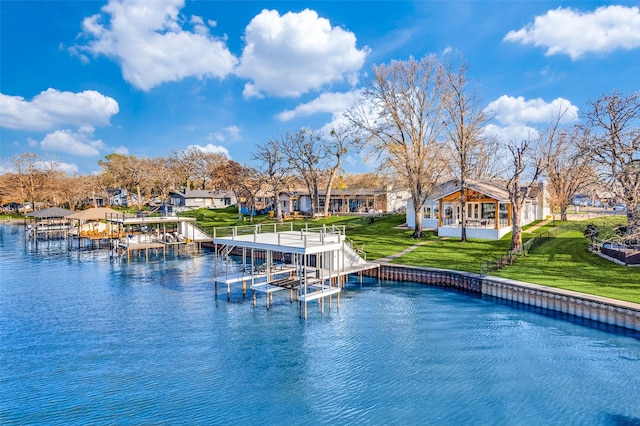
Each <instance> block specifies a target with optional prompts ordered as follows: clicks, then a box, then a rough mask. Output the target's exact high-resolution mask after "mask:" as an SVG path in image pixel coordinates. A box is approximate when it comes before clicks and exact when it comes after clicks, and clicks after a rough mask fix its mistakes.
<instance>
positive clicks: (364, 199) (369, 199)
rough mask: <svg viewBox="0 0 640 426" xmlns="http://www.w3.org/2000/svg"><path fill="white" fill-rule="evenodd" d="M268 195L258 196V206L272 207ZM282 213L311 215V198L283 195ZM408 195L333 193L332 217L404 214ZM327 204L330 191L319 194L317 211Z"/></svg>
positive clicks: (381, 191)
mask: <svg viewBox="0 0 640 426" xmlns="http://www.w3.org/2000/svg"><path fill="white" fill-rule="evenodd" d="M272 198H273V197H271V196H270V195H268V194H267V193H263V192H261V193H259V194H258V196H257V197H256V202H257V204H258V205H259V206H265V207H267V208H268V207H270V206H271V205H272V204H273V202H272ZM278 198H279V201H280V206H281V208H282V212H283V213H285V214H295V213H300V214H304V215H310V214H311V196H310V195H309V192H308V191H306V190H292V191H283V192H281V193H280V196H279V197H278ZM408 198H409V193H408V192H407V191H405V190H394V189H392V188H390V187H389V188H385V189H372V188H353V189H352V188H348V189H332V190H331V194H330V197H329V201H328V202H329V213H331V214H340V213H342V214H346V213H351V214H354V213H359V214H381V213H392V212H398V211H404V210H405V209H406V207H407V199H408ZM326 202H327V191H326V190H325V189H321V190H319V191H318V206H317V211H318V212H322V211H323V210H324V206H325V203H326Z"/></svg>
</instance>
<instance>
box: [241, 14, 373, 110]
mask: <svg viewBox="0 0 640 426" xmlns="http://www.w3.org/2000/svg"><path fill="white" fill-rule="evenodd" d="M244 41H245V47H244V49H243V52H242V57H241V63H240V65H239V66H238V68H237V70H236V74H237V75H239V76H241V77H245V78H248V79H250V80H252V83H247V85H246V86H245V90H244V96H245V97H251V96H260V95H261V94H262V93H267V94H270V95H275V96H299V95H301V94H303V93H306V92H308V91H310V90H318V89H320V88H322V87H323V86H325V85H329V84H333V83H337V82H344V81H347V82H349V83H350V84H353V85H355V84H356V83H357V73H358V71H359V70H360V68H361V67H362V65H363V64H364V61H365V58H366V56H367V54H368V53H369V48H367V47H365V48H364V49H361V50H358V49H357V48H356V37H355V35H354V34H353V33H351V32H349V31H346V30H344V29H342V28H339V27H332V26H331V23H330V22H329V20H327V19H324V18H320V17H319V16H318V14H317V13H316V12H315V11H313V10H309V9H305V10H303V11H302V12H299V13H293V12H288V13H286V14H284V15H282V16H280V14H279V13H278V12H277V11H275V10H263V11H262V12H261V13H260V14H258V15H257V16H255V17H254V18H253V19H252V20H251V22H250V23H249V25H247V28H246V29H245V36H244Z"/></svg>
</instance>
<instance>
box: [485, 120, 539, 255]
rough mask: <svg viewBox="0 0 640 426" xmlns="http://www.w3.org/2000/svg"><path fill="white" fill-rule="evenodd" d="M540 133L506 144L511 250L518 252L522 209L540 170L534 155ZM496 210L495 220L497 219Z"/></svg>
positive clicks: (520, 238)
mask: <svg viewBox="0 0 640 426" xmlns="http://www.w3.org/2000/svg"><path fill="white" fill-rule="evenodd" d="M540 138H541V135H540V134H538V135H536V134H535V133H534V132H533V131H531V132H530V134H529V135H528V137H527V138H525V139H524V140H522V141H520V142H516V141H511V142H510V143H509V145H508V147H507V148H508V150H509V153H510V158H509V159H510V162H511V164H510V166H511V170H510V171H509V180H508V181H507V191H508V192H509V201H511V212H512V218H511V221H512V228H511V229H512V233H511V252H513V253H518V252H521V251H522V224H521V222H522V211H523V208H524V203H525V201H526V199H527V197H529V195H530V194H531V189H532V188H533V187H534V186H537V180H538V176H539V175H540V173H541V172H542V161H541V159H540V156H539V155H536V153H535V149H536V145H537V144H538V143H539V141H540ZM527 174H529V178H530V179H529V180H528V183H527V184H526V185H523V181H524V179H525V176H527ZM497 214H498V213H497V212H496V220H497Z"/></svg>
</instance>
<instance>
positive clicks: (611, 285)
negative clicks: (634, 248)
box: [347, 216, 640, 303]
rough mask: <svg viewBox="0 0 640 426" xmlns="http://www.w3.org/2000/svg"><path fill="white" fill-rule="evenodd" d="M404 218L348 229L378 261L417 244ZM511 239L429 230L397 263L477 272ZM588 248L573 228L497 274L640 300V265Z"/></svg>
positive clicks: (607, 227)
mask: <svg viewBox="0 0 640 426" xmlns="http://www.w3.org/2000/svg"><path fill="white" fill-rule="evenodd" d="M402 222H403V218H402V217H395V218H390V219H388V220H385V221H380V222H378V223H374V224H373V225H368V226H366V227H363V228H361V229H354V230H351V231H348V232H347V234H348V235H349V237H350V238H352V239H353V240H354V241H356V242H357V243H362V244H364V245H365V251H366V252H367V259H378V258H382V257H385V256H388V255H390V254H394V253H399V252H401V251H402V250H404V249H405V248H406V247H408V246H411V245H413V244H416V243H417V241H416V240H413V239H411V238H410V236H411V230H399V229H396V228H395V227H396V226H398V225H399V224H401V223H402ZM624 222H625V218H624V217H623V216H615V217H607V218H606V219H589V220H588V221H585V222H584V224H585V225H586V224H587V223H594V224H596V225H598V226H599V227H600V229H601V235H607V234H609V235H610V234H612V231H611V230H612V228H613V227H614V226H615V225H618V224H621V223H624ZM572 223H575V222H572ZM565 224H566V223H563V222H559V221H558V222H555V223H554V222H550V223H548V224H546V225H545V226H543V227H540V228H538V229H537V230H535V231H534V232H532V233H528V232H526V230H527V229H529V228H531V227H533V226H534V225H535V223H534V224H531V225H529V226H527V227H525V233H524V234H523V239H524V240H525V241H526V240H528V239H530V238H533V237H535V236H536V235H541V234H545V233H546V232H548V231H550V230H553V229H554V228H555V227H557V226H562V225H565ZM510 238H511V235H510V234H509V235H506V236H505V237H504V238H502V239H501V240H499V241H486V240H470V241H468V242H466V243H460V241H458V240H457V239H440V238H438V237H437V235H436V234H435V233H428V234H427V238H426V243H425V244H424V245H421V246H420V247H418V248H416V249H415V250H413V251H411V252H409V253H407V254H405V255H403V256H401V257H398V258H396V259H394V260H393V262H394V263H399V264H406V265H416V266H426V267H434V268H444V269H455V270H461V271H469V272H476V273H477V272H479V271H480V265H481V264H482V263H483V262H486V261H491V260H493V259H496V258H497V257H499V256H503V255H505V254H506V253H507V252H508V250H509V245H510ZM588 246H589V241H588V240H587V239H586V238H584V236H583V234H582V232H581V231H569V232H567V233H565V234H561V235H559V236H558V237H556V238H553V239H550V240H549V241H547V242H546V243H544V244H542V245H541V246H540V247H538V248H536V249H535V250H533V251H532V252H531V253H530V254H529V255H528V256H526V257H522V258H520V259H519V260H518V262H516V263H514V264H513V265H511V266H508V267H506V268H504V269H502V270H501V271H499V272H496V273H494V275H497V276H501V277H505V278H511V279H515V280H519V281H526V282H531V283H536V284H542V285H548V286H550V287H558V288H564V289H567V290H574V291H579V292H583V293H588V294H594V295H599V296H605V297H611V298H614V299H620V300H627V301H630V302H636V303H640V269H639V268H629V267H624V266H619V265H616V264H615V263H612V262H609V261H607V260H605V259H602V258H601V257H599V256H596V255H594V254H592V253H590V252H589V251H588V250H587V248H588Z"/></svg>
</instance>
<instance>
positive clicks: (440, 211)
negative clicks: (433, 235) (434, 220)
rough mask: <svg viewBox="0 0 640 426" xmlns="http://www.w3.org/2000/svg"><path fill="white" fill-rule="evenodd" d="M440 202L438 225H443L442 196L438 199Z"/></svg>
mask: <svg viewBox="0 0 640 426" xmlns="http://www.w3.org/2000/svg"><path fill="white" fill-rule="evenodd" d="M438 202H439V203H440V208H439V209H438V227H441V226H442V198H440V200H438Z"/></svg>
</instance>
